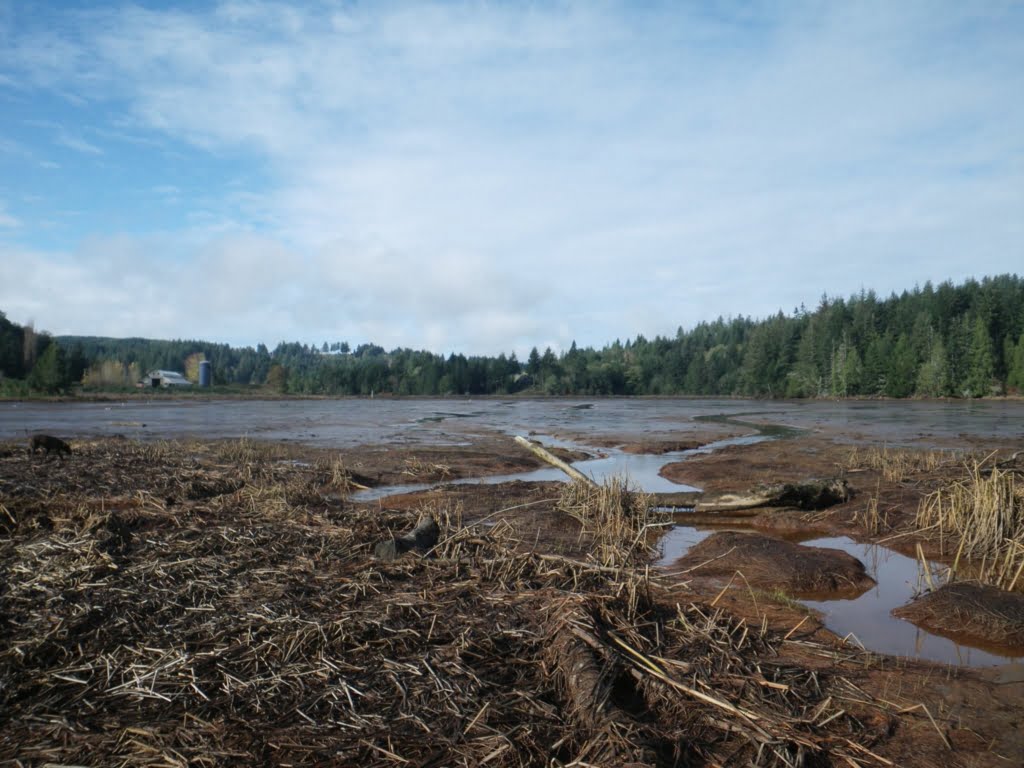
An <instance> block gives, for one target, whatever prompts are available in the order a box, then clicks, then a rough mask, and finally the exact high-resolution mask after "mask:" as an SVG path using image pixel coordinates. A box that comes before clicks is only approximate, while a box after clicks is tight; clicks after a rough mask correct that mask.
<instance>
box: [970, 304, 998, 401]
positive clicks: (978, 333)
mask: <svg viewBox="0 0 1024 768" xmlns="http://www.w3.org/2000/svg"><path fill="white" fill-rule="evenodd" d="M968 359H969V361H970V363H969V365H968V374H967V387H966V391H967V393H968V397H984V396H985V395H987V394H988V393H989V390H990V389H991V388H992V377H993V376H994V375H995V363H994V354H993V344H992V337H991V336H989V332H988V326H987V324H986V323H985V320H984V318H982V317H981V316H980V315H979V316H978V317H976V318H975V319H974V327H973V331H972V333H971V346H970V352H969V354H968Z"/></svg>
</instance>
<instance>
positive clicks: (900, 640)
mask: <svg viewBox="0 0 1024 768" xmlns="http://www.w3.org/2000/svg"><path fill="white" fill-rule="evenodd" d="M717 530H724V529H722V528H717V529H712V528H696V527H694V526H688V525H679V526H676V527H675V528H673V529H672V530H671V531H669V532H668V533H667V534H666V535H665V538H664V539H663V541H662V557H661V558H660V560H659V561H658V565H659V566H660V567H662V568H663V569H665V570H666V571H667V572H669V573H671V572H672V563H674V562H675V561H676V560H678V559H679V558H680V557H682V556H683V555H685V554H686V553H687V552H688V551H689V549H690V548H691V547H693V546H694V545H696V544H698V543H700V542H701V541H703V540H704V539H706V538H707V537H708V536H710V535H711V534H713V533H715V532H716V531H717ZM747 530H750V529H747ZM803 544H804V545H805V546H811V547H825V548H829V549H841V550H843V551H844V552H848V553H849V554H851V555H853V556H854V557H856V558H857V559H858V560H860V561H861V562H862V563H864V565H865V567H866V568H867V571H868V574H869V575H870V576H871V577H872V578H873V579H874V580H875V581H876V582H877V584H876V586H874V587H873V588H871V589H869V590H867V591H866V592H864V593H863V594H861V595H860V596H858V597H856V598H853V599H825V598H818V599H800V600H799V601H800V602H801V603H803V604H804V605H806V606H807V607H808V608H812V609H814V610H816V611H818V612H819V613H820V614H821V615H822V617H823V620H824V623H825V626H826V627H828V628H829V629H830V630H832V631H833V632H835V633H836V634H837V635H839V636H840V637H845V636H848V635H849V636H850V640H851V642H856V643H858V644H860V645H862V646H863V647H865V648H867V649H868V650H869V651H874V652H876V653H885V654H891V655H894V656H906V657H909V658H913V659H922V660H927V661H935V662H939V663H943V664H952V665H955V666H970V667H984V666H992V665H997V664H1006V663H1008V662H1016V661H1021V659H1022V658H1024V657H1021V656H1019V655H1014V653H1013V652H1011V651H1007V650H1000V649H998V648H983V647H978V646H977V645H969V644H966V643H963V642H956V641H953V640H950V639H947V638H945V637H940V636H938V635H935V634H932V633H931V632H928V631H926V630H923V629H921V628H919V627H916V626H914V625H913V624H911V623H910V622H908V621H904V620H903V619H899V618H896V617H895V616H893V615H892V613H891V611H892V610H893V609H894V608H898V607H899V606H901V605H905V604H907V603H908V602H910V601H911V600H912V599H913V598H914V596H915V595H917V594H920V593H921V592H922V591H923V589H924V587H925V584H926V581H925V578H924V573H923V571H922V565H921V563H920V562H919V561H917V560H915V559H914V558H911V557H907V556H905V555H901V554H900V553H899V552H894V551H893V550H891V549H886V548H885V547H882V546H880V545H877V544H863V543H860V542H856V541H853V540H852V539H850V538H848V537H846V536H835V537H827V538H818V539H811V540H809V541H805V542H803ZM928 568H929V569H930V571H931V572H932V578H933V580H934V581H935V582H936V583H942V580H943V578H944V575H945V572H946V567H945V566H943V565H941V564H939V563H928Z"/></svg>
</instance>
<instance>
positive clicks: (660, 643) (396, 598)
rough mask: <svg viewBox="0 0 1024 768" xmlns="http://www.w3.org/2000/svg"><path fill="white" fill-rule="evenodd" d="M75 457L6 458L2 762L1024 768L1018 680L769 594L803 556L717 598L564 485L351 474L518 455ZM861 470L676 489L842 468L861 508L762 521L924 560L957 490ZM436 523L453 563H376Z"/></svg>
mask: <svg viewBox="0 0 1024 768" xmlns="http://www.w3.org/2000/svg"><path fill="white" fill-rule="evenodd" d="M687 437H689V436H687ZM71 442H72V446H73V449H74V455H72V456H71V457H66V458H57V457H49V458H47V457H43V456H37V457H34V458H33V457H30V456H29V455H28V454H27V451H26V450H25V449H24V446H23V445H21V444H19V445H14V444H10V445H6V446H0V680H2V681H3V685H2V687H0V763H4V762H11V764H21V765H43V764H47V763H52V764H73V763H79V764H120V765H129V766H143V765H145V766H156V765H204V764H207V765H214V764H219V765H251V764H279V765H284V764H294V765H313V764H318V765H339V766H340V765H352V764H359V765H366V766H397V765H421V766H428V765H436V766H440V765H481V764H486V765H496V766H526V765H546V764H550V765H557V764H570V763H573V762H574V761H576V764H592V765H609V766H620V765H621V766H624V765H651V766H666V765H687V766H690V765H750V764H754V765H790V764H805V765H863V766H869V765H905V766H932V765H945V766H964V767H965V768H966V767H967V766H1010V765H1019V764H1022V763H1024V736H1022V735H1021V730H1022V729H1021V728H1020V725H1021V719H1022V717H1024V685H1021V683H1020V681H1021V679H1022V675H1021V674H1020V673H1019V671H1018V670H1015V669H1014V668H1012V667H1007V668H998V669H994V670H972V669H954V668H947V667H941V666H936V665H931V664H925V663H917V662H911V661H907V660H904V659H895V658H891V657H884V656H878V655H875V654H871V653H866V652H864V651H861V650H859V649H857V648H856V647H853V646H851V645H849V644H848V643H846V642H845V641H844V640H843V639H841V638H839V637H836V636H835V635H833V634H832V633H830V632H829V631H828V630H827V629H825V628H824V627H823V626H822V624H821V623H820V621H818V619H817V618H816V617H815V616H814V615H813V613H810V612H808V611H807V610H806V609H804V608H803V607H802V606H800V605H799V604H795V603H793V602H792V601H791V600H788V599H786V597H785V595H780V594H776V593H775V592H773V590H774V589H775V587H777V586H778V583H777V582H776V583H773V582H772V579H771V578H769V577H773V576H775V574H773V573H772V572H771V571H772V568H773V566H771V565H768V563H769V562H774V563H778V562H779V559H778V557H776V556H778V555H780V553H781V554H782V558H783V559H788V558H789V557H790V553H789V552H788V550H786V551H785V552H783V550H784V549H785V548H784V547H782V546H781V545H776V544H771V545H767V547H764V546H763V545H761V546H762V548H766V551H768V552H769V553H771V554H772V557H775V559H774V560H770V561H765V562H766V565H765V567H764V569H763V570H764V571H765V573H764V574H763V575H764V578H761V577H759V576H758V571H757V569H751V568H749V567H748V563H750V562H751V558H750V557H747V558H746V560H745V561H744V562H743V563H742V566H743V567H742V568H738V570H741V571H742V572H743V574H744V576H745V577H746V580H745V581H742V580H736V583H734V584H732V586H731V587H729V588H723V587H724V584H725V583H727V581H728V580H727V579H726V578H725V576H726V574H725V570H723V571H722V572H721V573H720V574H718V575H716V576H715V577H714V578H711V577H709V576H708V574H705V575H704V576H699V575H698V574H693V575H692V576H691V577H684V578H681V579H680V578H666V577H663V576H659V575H657V574H655V573H653V572H651V571H650V570H649V569H646V568H643V567H639V568H628V567H615V568H605V567H602V566H600V565H599V564H596V563H594V561H593V560H591V559H589V558H590V555H591V553H592V551H593V550H594V546H595V540H596V539H595V536H596V534H595V532H594V530H592V529H591V527H590V526H589V525H588V523H587V521H586V520H585V519H582V518H578V517H573V516H570V515H568V514H566V513H565V512H563V511H561V510H560V509H559V508H558V503H559V498H560V490H561V489H560V486H561V485H562V484H559V483H524V482H513V483H503V484H500V485H458V486H457V485H450V486H448V485H442V486H441V487H439V488H435V489H432V490H429V491H421V492H416V493H412V494H406V495H399V496H392V497H388V498H385V499H382V500H379V501H374V502H369V503H365V504H356V503H353V502H351V501H349V500H348V498H347V491H348V490H349V489H350V488H351V487H352V484H353V483H358V484H361V485H374V486H376V485H390V484H394V483H417V482H430V483H436V482H440V483H443V482H444V481H445V480H448V479H454V478H460V477H471V476H477V475H487V474H507V473H509V472H518V471H523V470H526V469H531V468H534V467H537V466H539V464H538V462H537V460H535V459H534V458H533V457H532V456H530V455H529V454H527V453H526V452H524V451H521V450H520V449H517V448H516V447H515V446H514V445H513V444H512V443H511V441H510V440H507V439H501V438H497V437H495V438H487V437H484V438H479V439H476V440H474V443H473V445H470V446H453V447H440V448H422V447H418V446H417V447H394V446H387V447H380V446H369V447H365V448H358V449H346V450H344V451H341V452H339V451H327V450H324V449H316V448H308V447H303V446H298V445H295V444H288V445H283V444H279V443H273V444H261V443H254V442H251V441H220V442H188V443H151V444H140V443H135V442H133V441H127V440H114V439H103V440H90V441H82V440H77V441H71ZM626 442H628V440H623V441H621V442H618V443H610V444H614V445H619V446H621V445H623V444H624V443H626ZM678 444H681V443H678ZM678 444H677V445H678ZM673 450H674V449H673ZM849 450H850V448H849V446H848V445H844V444H840V443H837V442H834V441H832V440H831V439H829V438H822V437H813V438H808V439H806V440H804V439H801V440H799V441H778V442H773V443H762V444H759V445H750V446H742V447H736V448H727V449H725V450H723V451H721V452H720V453H714V454H708V455H696V456H693V457H692V460H688V461H687V462H686V463H684V464H679V465H674V466H672V467H670V468H669V469H667V470H666V474H667V475H669V476H671V477H673V478H674V479H675V478H678V479H680V480H683V481H684V482H687V483H690V484H693V485H696V486H698V487H702V488H705V489H707V490H711V491H717V492H729V491H742V490H747V489H750V488H753V487H756V486H764V485H773V484H778V483H798V482H802V481H805V480H807V479H808V478H813V477H818V478H825V477H834V476H838V475H843V474H845V477H846V478H847V479H848V480H849V482H850V483H851V485H852V486H854V487H855V489H856V490H857V491H858V493H857V494H856V495H855V496H854V498H853V499H851V500H850V501H848V502H845V503H843V504H840V505H836V506H834V507H830V508H828V509H825V510H813V511H804V510H793V509H781V510H780V509H771V510H754V511H753V513H752V514H749V515H745V516H744V518H743V520H744V524H745V526H746V525H751V524H752V525H753V526H754V527H756V528H759V529H761V530H762V531H766V532H769V533H773V534H776V535H778V534H780V533H781V534H786V535H787V536H789V535H793V536H795V535H797V534H799V535H800V536H808V535H810V534H811V533H817V534H826V533H827V534H838V533H843V534H847V535H851V536H857V537H860V538H862V539H863V538H875V539H885V538H886V537H892V536H902V538H899V539H896V540H894V541H893V542H892V545H899V546H901V547H905V548H910V547H911V546H913V544H912V542H914V540H915V539H914V537H911V536H903V535H902V534H904V532H905V530H906V524H907V521H908V519H909V518H910V517H912V516H913V513H914V510H916V508H917V501H918V500H919V499H920V498H921V497H923V495H924V494H925V493H927V492H928V490H929V488H930V487H931V484H932V482H933V481H936V480H938V479H939V478H941V477H942V476H943V472H944V470H943V469H942V468H941V467H937V468H935V469H934V470H929V471H926V472H922V473H916V474H914V475H912V476H908V477H904V478H899V479H887V478H886V477H884V476H883V473H882V472H881V471H879V470H874V469H865V468H858V467H856V466H853V467H851V465H850V462H849ZM561 455H562V457H563V458H566V459H573V458H578V456H574V455H571V454H569V453H568V452H564V451H563V452H562V454H561ZM870 498H877V499H878V509H879V510H880V515H881V520H880V521H877V524H876V525H874V526H873V528H874V530H870V531H869V530H867V529H866V527H865V520H866V512H867V507H868V504H869V501H870ZM427 514H429V515H433V516H434V517H436V518H437V519H438V522H439V523H440V540H439V543H438V546H437V548H435V551H432V552H430V553H429V554H428V555H427V556H424V557H421V556H417V555H416V554H415V553H407V554H405V555H403V556H401V557H399V558H398V559H397V560H395V561H394V562H393V563H388V562H381V561H379V560H376V559H375V558H374V557H373V548H374V545H375V544H376V543H377V542H379V541H381V540H383V539H386V538H387V537H389V536H392V535H398V534H401V533H404V532H407V531H409V530H410V529H412V528H413V526H415V525H416V523H417V522H418V521H420V520H421V519H422V518H423V517H424V515H427ZM718 519H719V521H720V522H721V521H723V520H725V519H727V518H725V517H720V518H718ZM648 534H649V536H650V537H651V539H652V543H654V541H656V536H655V533H654V532H648ZM719 536H720V537H721V536H724V534H719ZM713 538H714V537H713ZM761 538H763V537H761ZM720 540H721V539H720ZM733 541H734V542H735V538H733ZM772 541H776V539H772ZM925 543H926V545H927V544H928V543H927V542H925ZM931 546H932V548H934V549H936V550H938V548H939V545H931ZM705 559H706V558H705ZM723 559H724V558H723ZM827 559H828V560H829V562H830V563H832V564H834V563H835V562H837V560H836V559H835V558H833V557H831V556H828V557H827ZM737 565H740V564H739V563H738V564H737ZM848 566H849V563H844V564H843V566H842V568H841V569H839V571H838V572H839V573H844V574H845V573H847V571H846V570H845V569H846V568H847V567H848ZM830 567H831V566H830ZM735 570H737V568H734V569H733V570H732V571H731V572H735ZM748 570H749V571H750V573H749V574H748V573H747V571H748ZM807 572H808V571H806V570H800V569H797V573H798V574H806V573H807ZM850 573H852V571H851V572H850ZM801 578H802V577H801ZM844 578H845V577H844ZM851 578H853V577H851ZM856 578H859V577H856ZM798 580H799V579H798ZM854 580H855V579H854ZM787 583H788V586H789V587H793V582H787ZM837 583H838V582H837ZM15 761H20V762H15Z"/></svg>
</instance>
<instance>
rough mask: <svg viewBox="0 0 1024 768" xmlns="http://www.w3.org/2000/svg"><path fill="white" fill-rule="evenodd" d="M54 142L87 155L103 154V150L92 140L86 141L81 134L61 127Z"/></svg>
mask: <svg viewBox="0 0 1024 768" xmlns="http://www.w3.org/2000/svg"><path fill="white" fill-rule="evenodd" d="M54 142H56V143H57V144H60V145H61V146H64V147H67V148H68V149H73V150H75V151H76V152H81V153H83V154H86V155H102V154H103V150H102V149H100V148H99V147H98V146H96V145H95V144H93V143H92V142H90V141H86V140H85V139H83V138H82V137H81V136H77V135H75V134H73V133H71V132H69V131H66V130H64V129H61V130H59V131H58V132H57V135H56V137H55V138H54Z"/></svg>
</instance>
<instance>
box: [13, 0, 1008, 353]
mask: <svg viewBox="0 0 1024 768" xmlns="http://www.w3.org/2000/svg"><path fill="white" fill-rule="evenodd" d="M0 24H6V29H4V30H3V31H2V32H0V41H4V42H5V45H4V46H3V52H0V92H2V93H4V94H6V95H7V98H8V101H9V102H10V103H12V104H20V105H21V107H20V109H21V112H20V114H23V115H24V116H25V117H24V118H23V120H22V124H23V123H25V122H26V121H33V120H34V121H37V122H38V121H39V120H48V121H50V122H51V127H50V128H48V129H37V130H36V131H35V132H34V134H35V135H32V136H28V137H26V136H25V135H24V132H22V133H18V132H17V131H13V132H12V133H13V135H10V136H9V135H6V134H0V141H5V142H6V143H5V144H0V146H17V147H19V148H20V150H19V151H17V152H15V151H8V152H5V153H3V157H5V158H7V162H8V163H10V164H11V165H12V167H13V166H14V165H15V164H16V163H29V162H33V163H35V164H37V166H38V164H40V163H51V164H53V165H55V166H58V167H56V168H51V170H49V171H47V173H48V175H50V176H54V177H56V178H55V179H54V181H53V186H52V187H51V188H47V189H44V190H41V192H40V196H41V197H42V198H44V199H43V200H41V201H39V202H36V203H27V202H26V203H24V204H23V205H21V204H19V206H17V207H16V206H15V201H17V200H18V199H19V198H18V194H19V189H18V187H17V185H16V184H12V183H10V182H8V183H4V184H3V186H0V199H3V200H7V201H8V207H7V208H6V209H5V208H2V207H0V223H4V222H14V223H17V224H19V225H20V226H17V227H14V226H12V225H11V224H10V223H8V224H5V226H4V228H3V229H0V309H3V310H4V311H6V312H7V314H8V315H9V316H11V317H12V318H14V319H19V320H28V319H34V320H35V321H36V323H37V324H38V325H39V326H41V327H46V328H49V329H51V330H53V331H56V332H82V333H95V334H109V335H117V336H123V335H152V336H160V337H192V336H198V337H203V338H210V339H214V340H226V341H231V342H233V343H256V342H258V341H264V342H267V343H270V344H273V343H275V342H276V341H278V340H281V339H299V340H303V341H310V342H316V343H319V342H320V341H322V340H341V339H348V340H351V341H353V342H358V341H362V340H371V341H374V342H376V343H380V344H383V345H384V346H386V347H391V346H398V345H401V346H412V347H427V348H430V349H433V350H435V351H441V352H446V351H451V350H459V351H464V352H470V353H473V352H481V353H496V352H498V351H501V350H506V351H508V350H516V351H517V352H519V353H520V354H522V353H523V352H524V351H526V350H528V349H529V348H530V347H531V346H533V345H537V346H540V347H541V348H543V347H544V346H546V345H551V346H553V347H556V348H564V347H567V346H568V345H569V343H570V341H571V340H573V339H575V340H577V342H578V343H580V344H593V345H601V344H603V343H605V342H607V341H610V340H612V339H614V338H616V337H626V336H632V335H635V334H637V333H643V334H646V335H649V336H650V335H654V334H656V333H662V334H672V333H674V331H675V328H676V327H677V326H679V325H682V326H686V327H688V326H691V325H693V324H694V323H696V322H698V321H700V320H703V319H713V318H714V317H716V316H718V315H735V314H753V315H755V316H763V315H765V314H768V313H771V312H774V311H776V310H777V309H779V308H782V309H784V310H787V311H788V310H790V309H792V308H793V307H794V306H796V305H798V304H800V303H801V302H808V303H813V302H814V301H815V300H816V298H817V296H819V295H820V294H821V293H822V292H829V293H831V294H836V293H838V294H846V293H849V292H852V291H856V290H858V289H859V288H860V287H862V286H863V287H868V288H875V289H878V290H879V291H881V292H888V291H889V290H893V289H902V288H905V287H910V286H912V285H914V284H915V283H918V282H923V281H925V280H929V279H931V280H943V279H946V278H952V279H962V278H964V277H967V276H970V275H981V274H986V273H996V272H1006V271H1013V270H1014V269H1017V268H1019V267H1017V266H1016V265H1018V264H1019V263H1021V261H1020V259H1021V255H1022V245H1024V216H1022V215H1021V213H1022V212H1024V106H1022V100H1021V99H1020V98H1019V95H1020V93H1024V43H1022V41H1024V34H1021V33H1022V32H1024V9H1022V8H1021V6H1019V5H1016V4H1012V3H1008V4H999V3H993V4H984V5H982V6H977V7H971V6H967V7H964V6H962V5H961V4H953V3H950V4H943V5H942V7H941V9H936V7H935V5H934V4H933V3H920V4H916V3H900V4H896V5H893V4H873V3H864V4H855V5H853V6H850V7H843V6H842V5H838V6H837V5H835V4H818V3H793V4H785V5H784V6H782V7H779V6H778V5H776V4H770V5H769V4H765V5H761V4H756V3H755V4H753V5H749V6H745V7H743V8H736V9H732V10H729V9H722V8H719V7H716V6H706V7H705V6H703V5H700V4H695V5H694V6H693V7H687V6H680V5H679V4H664V5H661V4H657V3H655V4H653V5H649V6H645V7H644V8H636V7H635V6H634V5H633V4H627V3H621V4H619V3H608V4H589V3H588V4H582V3H581V4H575V3H550V4H534V5H530V6H524V5H519V4H504V3H494V4H479V3H444V4H422V3H415V4H411V3H410V4H406V3H381V4H377V3H374V4H367V5H349V4H340V3H337V4H336V3H321V4H315V5H296V6H291V5H285V4H279V3H260V2H229V3H222V4H219V5H217V6H215V7H213V8H211V9H209V10H207V9H204V8H202V7H200V8H199V9H195V10H171V11H164V10H154V9H152V8H147V7H142V6H131V5H129V6H123V7H118V8H116V9H107V8H106V7H105V6H96V7H94V8H90V7H85V8H81V9H79V10H76V11H68V12H56V11H51V12H50V17H46V16H45V15H37V16H31V17H30V16H29V15H28V14H24V13H21V14H19V13H18V12H17V11H15V13H14V14H13V18H10V19H8V21H6V22H0ZM76 190H77V194H75V193H76ZM168 190H173V193H170V192H168Z"/></svg>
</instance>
